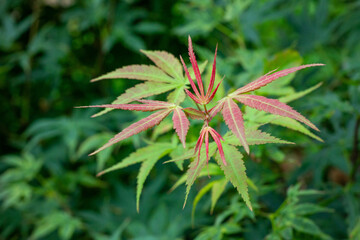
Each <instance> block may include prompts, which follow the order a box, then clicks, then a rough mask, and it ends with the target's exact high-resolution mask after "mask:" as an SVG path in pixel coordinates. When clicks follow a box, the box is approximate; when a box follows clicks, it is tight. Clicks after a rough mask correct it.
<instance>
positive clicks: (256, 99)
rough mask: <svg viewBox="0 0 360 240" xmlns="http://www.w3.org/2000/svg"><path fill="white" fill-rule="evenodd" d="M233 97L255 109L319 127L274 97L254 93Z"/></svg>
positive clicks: (314, 127) (312, 126) (313, 127)
mask: <svg viewBox="0 0 360 240" xmlns="http://www.w3.org/2000/svg"><path fill="white" fill-rule="evenodd" d="M235 99H236V100H238V101H239V102H241V103H243V104H245V105H247V106H249V107H252V108H255V109H257V110H262V111H265V112H269V113H272V114H277V115H280V116H284V117H289V118H293V119H295V120H298V121H299V122H302V123H305V124H306V125H308V126H309V127H311V128H312V129H315V130H316V131H319V129H318V128H317V127H316V126H315V125H314V124H312V123H311V122H310V121H309V120H307V119H306V118H305V117H304V116H303V115H301V114H300V113H298V112H297V111H295V110H294V109H292V108H291V107H290V106H288V105H286V104H285V103H282V102H280V101H278V100H276V99H269V98H266V97H263V96H256V95H240V96H236V97H235Z"/></svg>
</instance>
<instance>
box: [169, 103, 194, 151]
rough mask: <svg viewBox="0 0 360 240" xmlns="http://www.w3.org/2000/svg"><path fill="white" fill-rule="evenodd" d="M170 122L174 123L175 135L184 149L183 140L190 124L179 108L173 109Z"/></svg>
mask: <svg viewBox="0 0 360 240" xmlns="http://www.w3.org/2000/svg"><path fill="white" fill-rule="evenodd" d="M172 120H173V122H174V129H175V130H176V133H177V135H178V136H179V139H180V141H181V143H182V145H183V146H184V148H185V139H186V134H187V132H188V130H189V126H190V122H189V120H188V119H187V118H186V116H185V113H184V112H183V110H182V109H181V108H180V107H176V108H174V112H173V118H172Z"/></svg>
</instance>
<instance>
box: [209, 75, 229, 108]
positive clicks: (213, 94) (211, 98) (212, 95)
mask: <svg viewBox="0 0 360 240" xmlns="http://www.w3.org/2000/svg"><path fill="white" fill-rule="evenodd" d="M224 77H225V76H224ZM224 77H223V78H222V79H221V81H220V82H219V83H218V85H217V86H216V88H215V90H214V92H213V93H212V94H211V96H210V97H209V98H208V100H207V102H211V100H213V98H214V96H215V94H216V92H217V90H218V88H219V86H220V84H221V83H222V81H223V80H224Z"/></svg>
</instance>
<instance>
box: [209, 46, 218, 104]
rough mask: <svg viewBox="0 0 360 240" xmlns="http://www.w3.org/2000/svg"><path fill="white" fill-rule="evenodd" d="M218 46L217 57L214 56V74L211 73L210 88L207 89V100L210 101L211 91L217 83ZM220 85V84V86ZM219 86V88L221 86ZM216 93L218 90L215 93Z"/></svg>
mask: <svg viewBox="0 0 360 240" xmlns="http://www.w3.org/2000/svg"><path fill="white" fill-rule="evenodd" d="M217 48H218V46H217V44H216V48H215V56H214V63H213V68H212V72H211V78H210V84H209V87H208V89H207V93H206V98H207V99H208V98H209V96H210V94H211V91H212V89H213V87H214V83H215V75H216V55H217ZM219 85H220V84H219ZM219 85H218V86H219ZM214 92H216V90H215V91H214ZM210 101H211V99H210V100H209V102H210Z"/></svg>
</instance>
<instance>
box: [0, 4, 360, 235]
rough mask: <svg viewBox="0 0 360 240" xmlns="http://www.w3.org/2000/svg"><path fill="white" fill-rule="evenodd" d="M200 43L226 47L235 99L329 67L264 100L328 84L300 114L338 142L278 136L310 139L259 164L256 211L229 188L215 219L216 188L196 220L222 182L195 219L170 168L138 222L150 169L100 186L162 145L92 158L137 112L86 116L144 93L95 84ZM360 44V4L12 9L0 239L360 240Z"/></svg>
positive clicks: (153, 187) (154, 182)
mask: <svg viewBox="0 0 360 240" xmlns="http://www.w3.org/2000/svg"><path fill="white" fill-rule="evenodd" d="M189 34H190V35H191V36H192V38H193V41H194V43H195V44H196V46H195V49H196V52H197V55H198V58H199V59H200V60H202V61H205V60H209V61H212V58H213V51H214V46H215V45H216V43H219V55H218V68H217V69H218V73H219V74H221V75H224V74H225V75H226V81H225V82H224V85H225V89H226V90H229V89H234V88H238V87H240V86H242V85H243V84H245V83H247V82H249V81H250V80H253V79H255V78H256V77H258V76H260V75H261V74H263V73H266V72H268V71H269V70H273V69H274V68H277V67H280V68H286V67H292V66H296V65H300V64H302V63H315V62H321V63H325V64H326V66H325V67H322V68H321V69H310V70H304V71H302V72H299V73H298V74H297V75H296V78H295V79H294V80H293V81H292V82H291V85H289V81H290V80H284V81H285V82H283V83H281V82H279V83H278V85H273V86H272V87H270V88H267V89H266V88H264V90H262V92H260V94H263V95H270V96H275V97H279V96H280V97H281V96H284V95H289V94H292V93H294V90H295V89H296V91H301V90H305V89H307V88H309V87H311V86H314V85H315V84H317V83H319V82H323V85H322V86H321V87H320V88H318V89H317V90H316V91H314V92H313V93H311V94H309V95H307V96H305V97H304V98H302V99H301V100H297V101H294V102H293V103H292V106H293V107H294V108H295V109H297V110H299V112H301V113H303V114H304V115H305V116H307V117H309V119H310V120H311V121H312V122H314V123H315V124H316V125H317V126H318V127H319V129H321V132H320V134H319V136H320V137H321V138H322V139H323V140H324V142H320V141H316V140H315V139H313V138H310V137H308V136H305V135H302V134H300V133H297V132H294V131H291V130H288V129H286V128H281V127H277V126H273V125H272V126H269V127H268V126H266V125H265V126H263V127H264V129H266V130H267V131H268V132H271V133H272V135H274V136H277V137H280V138H282V139H285V140H289V141H293V142H295V143H296V145H290V146H280V147H279V146H277V145H264V146H259V147H253V148H252V151H253V153H252V155H251V156H250V157H246V159H245V164H246V166H247V174H248V176H249V177H250V178H251V179H252V181H253V182H254V183H255V185H256V187H257V191H255V190H252V191H251V192H250V196H251V200H252V203H253V206H254V213H251V212H250V211H249V210H248V209H247V208H246V206H245V204H244V203H243V202H242V200H240V197H239V196H238V193H237V192H236V191H235V190H234V189H233V188H232V187H229V186H228V185H227V186H225V190H224V195H222V196H221V197H220V199H219V200H218V203H217V205H216V206H215V208H214V210H213V213H212V214H210V213H209V212H210V208H211V209H212V208H213V206H211V201H210V198H211V196H210V194H207V195H205V197H203V198H202V199H201V200H200V202H199V204H198V206H197V208H196V212H195V216H196V217H195V219H194V224H193V225H191V221H190V219H191V210H192V209H191V202H192V201H193V199H194V196H193V195H195V192H197V191H198V190H199V187H200V186H204V185H206V183H207V181H208V180H207V179H204V180H202V179H201V180H200V181H197V182H198V189H197V190H195V189H194V190H193V191H192V195H191V197H190V198H191V199H190V201H189V202H190V204H188V205H187V206H186V207H185V209H184V210H183V209H182V204H183V198H184V192H185V188H184V187H179V188H177V189H176V190H175V191H173V192H171V193H168V190H169V189H170V188H171V186H172V185H173V184H174V183H175V182H176V180H177V179H178V178H179V176H180V175H181V174H182V172H181V171H179V170H178V169H177V167H176V166H175V165H174V164H172V165H171V164H167V165H162V164H157V165H156V168H155V171H152V172H151V174H150V176H149V180H148V181H147V182H146V184H145V187H144V193H143V195H142V199H141V203H140V204H141V211H140V213H139V214H138V213H137V212H136V208H135V188H136V174H137V171H138V167H137V166H135V167H129V168H125V169H123V170H121V171H116V172H113V173H110V174H107V175H105V176H104V177H102V178H96V177H95V176H96V173H97V172H99V171H100V170H102V169H103V168H104V167H106V166H110V165H112V164H114V163H116V162H119V161H120V160H121V159H123V158H124V157H126V156H128V155H129V154H130V153H131V152H133V151H135V150H136V149H138V148H139V147H141V146H144V145H146V143H145V142H144V141H143V139H142V135H141V134H140V136H134V137H133V138H131V139H130V140H128V141H124V142H123V143H122V144H118V145H117V146H115V147H113V148H109V149H107V150H106V151H103V152H101V154H98V155H97V156H95V157H88V156H87V154H88V153H89V152H90V151H91V150H94V149H95V148H97V147H98V146H100V145H102V144H103V143H105V142H106V141H107V139H109V138H110V137H111V136H112V135H113V134H114V133H116V132H117V131H119V129H121V128H122V127H123V126H125V125H128V124H129V123H130V122H132V121H133V120H134V119H136V118H137V115H136V114H129V113H128V112H124V111H113V112H111V113H109V114H107V115H105V116H102V117H100V118H93V119H92V118H90V116H91V115H92V114H93V113H94V111H92V110H83V109H81V110H79V109H74V108H73V107H74V106H79V105H90V104H95V103H108V102H110V101H112V100H113V99H114V98H115V97H116V96H118V95H120V94H121V93H122V92H123V91H124V90H125V89H126V88H128V87H130V86H132V85H133V83H131V82H129V81H126V80H108V81H102V82H100V83H92V84H90V83H89V80H90V79H91V78H93V77H96V76H99V75H100V74H103V73H106V72H108V71H111V70H113V69H115V68H118V67H121V66H124V65H129V64H145V63H148V60H147V59H146V58H145V57H144V56H143V55H141V54H140V52H139V50H140V49H150V50H165V51H168V52H170V53H172V54H174V55H175V56H179V54H182V55H183V56H186V52H187V49H186V39H187V36H188V35H189ZM359 40H360V1H336V0H309V1H296V0H269V1H263V0H261V1H255V0H241V1H240V0H238V1H237V0H194V1H190V0H181V1H168V0H152V1H146V0H124V1H116V0H33V1H25V0H3V1H0V92H1V94H0V101H1V102H2V104H1V105H2V108H1V110H2V117H1V125H0V135H1V139H2V141H1V142H2V144H1V145H0V149H1V160H0V173H1V176H0V216H1V217H0V239H61V240H66V239H99V240H105V239H109V240H110V239H111V240H115V239H142V240H143V239H199V240H200V239H264V238H266V239H354V240H356V239H360V217H359V216H360V200H359V199H360V182H359V180H360V177H359V175H360V174H359V164H360V159H359V158H360V157H359V156H360V154H359V149H360V143H359V142H360V141H359V128H360V96H359V95H360V70H359V69H360V61H359V59H360V41H359ZM249 114H250V115H249V116H250V117H251V113H249ZM191 134H193V137H191ZM194 134H195V135H196V134H197V132H196V131H194V132H190V135H189V139H192V138H194V137H195V135H194ZM165 159H166V158H165ZM222 188H224V187H222Z"/></svg>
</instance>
